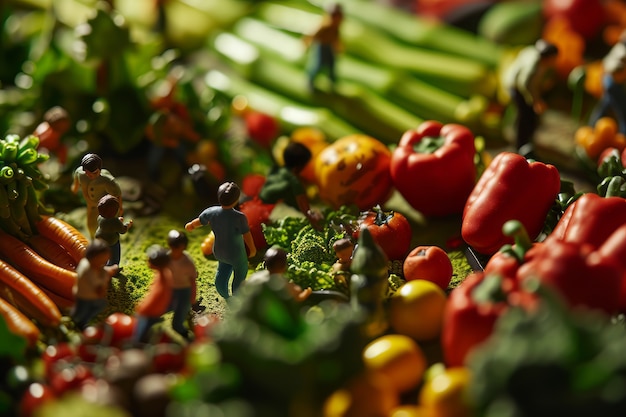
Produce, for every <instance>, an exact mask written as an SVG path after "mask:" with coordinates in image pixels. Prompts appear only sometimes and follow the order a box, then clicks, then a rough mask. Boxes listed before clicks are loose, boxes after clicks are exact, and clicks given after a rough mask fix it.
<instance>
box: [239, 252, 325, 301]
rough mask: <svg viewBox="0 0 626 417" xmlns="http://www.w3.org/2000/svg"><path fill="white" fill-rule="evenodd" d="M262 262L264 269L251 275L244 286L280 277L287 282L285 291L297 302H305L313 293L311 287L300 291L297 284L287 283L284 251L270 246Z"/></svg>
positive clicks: (300, 288) (285, 253)
mask: <svg viewBox="0 0 626 417" xmlns="http://www.w3.org/2000/svg"><path fill="white" fill-rule="evenodd" d="M263 261H264V262H265V269H263V270H260V271H256V272H255V273H254V274H252V275H251V276H250V278H248V279H247V280H246V285H249V284H255V283H263V282H266V281H268V280H269V279H270V278H272V277H280V278H282V279H284V280H285V281H286V282H287V290H288V291H289V293H290V294H291V295H292V296H293V298H294V299H295V300H296V301H298V302H302V301H304V300H306V299H307V298H308V297H309V296H310V295H311V293H312V292H313V290H312V289H311V287H308V288H306V289H302V287H300V286H299V285H298V284H296V283H294V282H292V281H287V278H286V277H285V272H287V251H285V250H284V249H282V248H280V247H277V246H272V247H271V248H269V249H268V250H266V251H265V256H264V257H263Z"/></svg>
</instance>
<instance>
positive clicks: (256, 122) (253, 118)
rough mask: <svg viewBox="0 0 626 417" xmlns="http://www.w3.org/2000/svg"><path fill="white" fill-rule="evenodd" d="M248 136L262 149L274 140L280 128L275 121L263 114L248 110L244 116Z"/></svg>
mask: <svg viewBox="0 0 626 417" xmlns="http://www.w3.org/2000/svg"><path fill="white" fill-rule="evenodd" d="M244 120H245V122H246V129H247V131H248V136H250V138H251V139H252V140H254V141H255V142H257V143H258V144H259V145H261V146H263V147H264V148H268V147H269V146H270V145H271V143H272V141H273V140H274V139H276V137H277V136H278V133H279V131H280V127H279V125H278V122H277V121H276V119H274V118H273V117H272V116H269V115H267V114H265V113H261V112H258V111H254V110H249V111H248V112H246V114H245V116H244Z"/></svg>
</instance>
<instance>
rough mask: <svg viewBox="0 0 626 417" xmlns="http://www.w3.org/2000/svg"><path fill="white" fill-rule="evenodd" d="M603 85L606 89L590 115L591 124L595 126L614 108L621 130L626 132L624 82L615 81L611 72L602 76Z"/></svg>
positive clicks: (625, 90) (625, 92) (625, 93)
mask: <svg viewBox="0 0 626 417" xmlns="http://www.w3.org/2000/svg"><path fill="white" fill-rule="evenodd" d="M602 87H603V89H604V90H603V93H602V97H601V98H600V100H599V101H598V104H596V107H595V108H594V109H593V112H592V113H591V116H590V117H589V125H590V126H595V124H596V122H597V121H598V120H599V119H600V118H602V117H604V116H606V115H607V114H608V113H609V111H610V110H612V111H613V113H614V114H615V118H616V119H617V123H618V126H619V131H620V132H621V133H626V89H625V88H624V86H623V85H622V84H620V83H617V82H615V80H614V79H613V77H612V76H611V75H609V74H605V75H604V76H603V77H602Z"/></svg>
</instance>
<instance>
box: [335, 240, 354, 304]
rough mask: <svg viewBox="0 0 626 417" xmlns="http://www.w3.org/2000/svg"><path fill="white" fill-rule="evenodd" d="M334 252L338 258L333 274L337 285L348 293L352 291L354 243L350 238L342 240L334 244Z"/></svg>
mask: <svg viewBox="0 0 626 417" xmlns="http://www.w3.org/2000/svg"><path fill="white" fill-rule="evenodd" d="M333 250H334V251H335V255H336V256H337V261H336V262H335V263H334V264H333V267H332V270H331V271H332V273H333V276H334V278H335V284H337V286H338V287H339V288H341V289H342V290H344V291H346V292H348V291H349V289H350V285H349V280H350V275H351V273H350V264H351V263H352V254H353V253H354V243H352V240H351V239H350V238H347V237H346V238H342V239H339V240H337V241H335V243H333Z"/></svg>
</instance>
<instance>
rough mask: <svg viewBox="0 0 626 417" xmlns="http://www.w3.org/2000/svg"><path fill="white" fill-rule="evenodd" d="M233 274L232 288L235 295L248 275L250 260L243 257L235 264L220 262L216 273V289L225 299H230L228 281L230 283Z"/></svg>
mask: <svg viewBox="0 0 626 417" xmlns="http://www.w3.org/2000/svg"><path fill="white" fill-rule="evenodd" d="M231 274H233V286H232V288H233V294H234V293H235V291H236V290H237V288H239V286H240V285H241V283H242V282H244V281H245V279H246V276H247V275H248V259H247V258H246V257H243V258H241V259H239V260H238V261H236V262H234V263H233V264H230V263H227V262H224V261H218V263H217V272H216V273H215V289H216V290H217V293H218V294H219V295H221V296H222V297H224V298H228V297H230V294H229V293H228V281H230V275H231Z"/></svg>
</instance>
